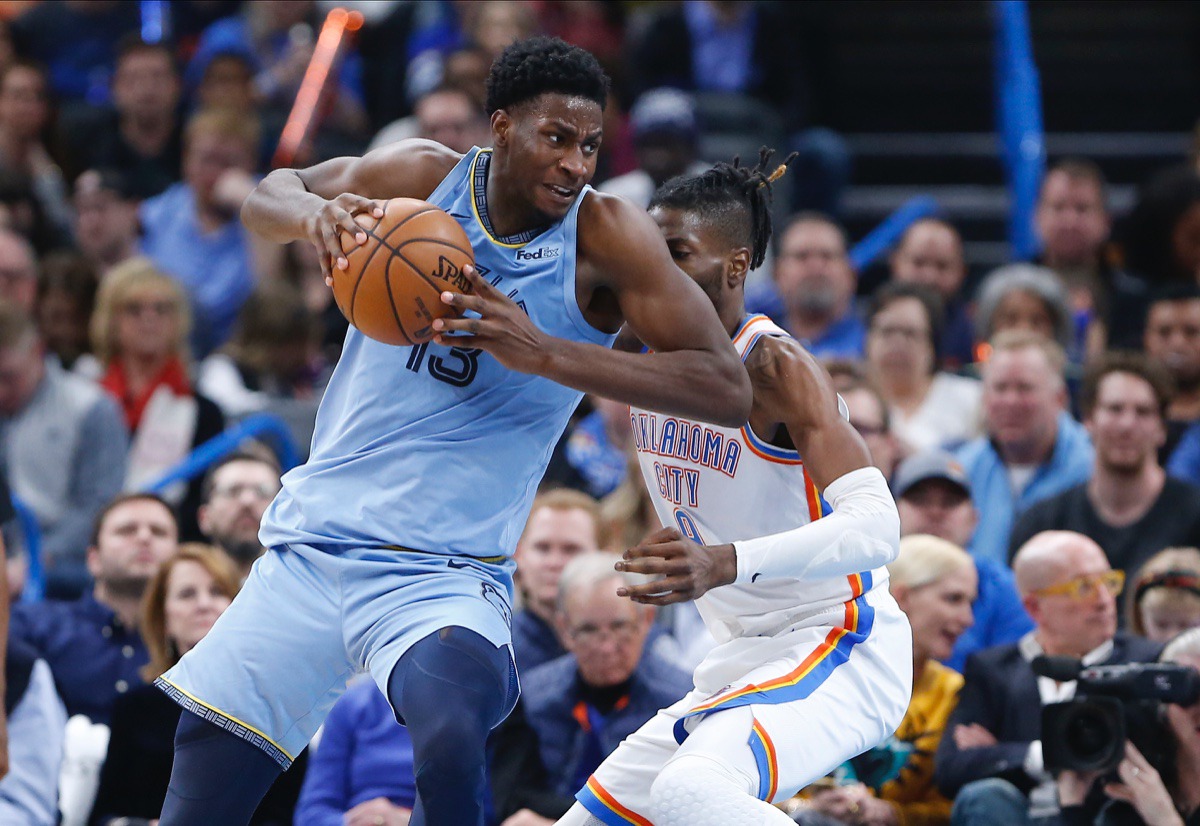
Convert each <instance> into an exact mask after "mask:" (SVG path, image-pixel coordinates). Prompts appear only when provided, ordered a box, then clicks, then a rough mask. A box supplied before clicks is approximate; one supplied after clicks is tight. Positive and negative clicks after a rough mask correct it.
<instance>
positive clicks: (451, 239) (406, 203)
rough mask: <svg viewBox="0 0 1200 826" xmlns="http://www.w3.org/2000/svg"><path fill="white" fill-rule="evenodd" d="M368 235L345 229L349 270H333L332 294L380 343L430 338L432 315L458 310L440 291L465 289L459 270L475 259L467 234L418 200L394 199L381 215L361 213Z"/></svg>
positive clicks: (358, 218)
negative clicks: (360, 239)
mask: <svg viewBox="0 0 1200 826" xmlns="http://www.w3.org/2000/svg"><path fill="white" fill-rule="evenodd" d="M354 220H355V221H356V222H357V223H358V224H359V226H361V227H362V228H363V230H365V231H366V233H367V242H366V243H365V244H361V245H359V244H357V243H356V242H355V240H354V238H353V237H352V236H350V235H349V234H347V233H345V232H343V233H342V235H341V242H342V250H343V251H344V252H345V253H346V263H347V267H346V269H344V270H339V269H338V268H337V267H334V269H333V297H334V300H335V301H336V302H337V305H338V309H339V310H341V311H342V315H344V316H346V319H347V320H348V321H349V322H350V323H351V324H353V325H354V326H355V327H356V328H358V329H359V330H360V331H362V332H363V333H364V334H366V335H368V336H370V337H371V338H373V339H375V340H376V341H381V342H383V343H384V344H395V345H400V346H406V345H411V344H420V343H421V342H424V341H429V340H430V339H432V338H433V336H434V330H433V327H432V326H431V325H432V324H433V320H434V319H435V318H440V317H442V316H453V315H457V311H455V310H454V308H453V307H450V306H449V305H447V304H443V303H442V299H441V294H442V293H443V292H445V291H446V290H450V291H451V292H459V293H462V292H470V291H471V288H470V285H469V284H468V283H467V279H466V276H465V275H463V267H465V266H466V265H467V264H474V263H475V255H474V252H473V251H472V249H471V243H470V241H468V240H467V233H466V232H464V231H463V228H462V227H461V226H459V224H458V222H457V221H455V220H454V219H453V218H451V217H450V216H449V215H448V214H446V212H444V211H443V210H441V209H439V208H438V207H436V206H434V205H433V204H430V203H427V202H426V201H420V200H417V199H415V198H393V199H392V200H390V201H388V202H386V203H385V204H384V205H383V217H381V218H376V217H375V216H374V215H372V214H370V213H360V214H358V215H356V216H354Z"/></svg>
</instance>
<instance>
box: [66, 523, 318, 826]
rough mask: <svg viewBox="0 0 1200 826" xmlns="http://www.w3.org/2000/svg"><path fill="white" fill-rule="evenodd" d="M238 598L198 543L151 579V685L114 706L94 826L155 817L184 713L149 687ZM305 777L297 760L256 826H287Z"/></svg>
mask: <svg viewBox="0 0 1200 826" xmlns="http://www.w3.org/2000/svg"><path fill="white" fill-rule="evenodd" d="M237 591H238V579H237V573H236V571H235V570H234V567H233V564H232V563H231V562H230V561H229V559H228V557H226V556H225V555H224V554H223V553H222V552H220V551H219V550H217V549H216V548H213V547H211V546H208V545H200V544H196V543H190V544H184V545H181V546H180V547H179V551H178V552H177V553H176V554H175V555H174V556H173V557H171V558H170V559H168V560H167V561H166V562H164V563H163V565H162V567H161V568H159V570H158V573H156V574H155V575H154V578H153V579H151V580H150V584H149V585H148V586H147V588H146V594H145V596H144V597H143V601H142V637H143V638H144V639H145V641H146V648H147V649H149V651H150V662H149V663H148V664H147V665H146V667H145V668H144V669H143V670H142V676H143V677H144V678H145V680H146V683H147V684H146V685H142V686H137V687H135V688H132V689H130V690H129V692H128V693H127V694H124V695H123V696H121V697H120V698H119V699H118V700H117V702H116V705H114V706H113V715H112V735H111V737H110V739H109V741H108V756H107V757H106V758H105V761H104V766H103V768H102V769H101V770H100V786H99V788H98V789H97V791H96V801H95V803H94V804H93V806H92V816H91V819H90V821H89V822H90V824H91V826H115V824H117V823H121V824H122V826H143V824H146V823H149V822H151V821H155V820H156V819H157V818H158V814H159V812H160V811H162V805H163V800H164V799H165V797H166V794H167V783H168V782H170V779H171V764H172V762H173V760H174V753H175V728H176V727H177V726H178V724H179V714H180V711H181V709H180V708H179V706H177V705H176V704H175V703H174V702H173V701H172V700H171V699H170V698H169V697H167V695H166V694H164V693H163V692H162V691H160V690H159V689H157V688H155V687H154V686H153V685H151V683H153V682H154V680H155V679H157V678H158V677H159V675H161V674H162V673H163V672H165V671H166V670H167V669H168V668H170V667H171V666H173V665H175V663H177V662H179V659H180V658H181V657H182V656H183V655H184V654H185V653H187V652H188V651H190V650H191V649H192V648H193V647H194V646H195V645H196V643H198V642H200V640H201V639H203V638H204V635H205V634H207V633H208V631H209V629H210V628H212V626H213V623H215V622H216V621H217V618H218V617H219V616H221V614H222V613H223V612H224V611H225V609H226V608H228V607H229V603H230V602H232V601H233V598H234V596H236V595H237ZM303 757H304V755H303V754H302V755H301V758H303ZM303 774H304V764H303V763H302V762H301V760H297V761H296V763H295V764H294V765H293V766H292V768H291V770H290V771H287V772H284V773H283V774H282V775H280V778H279V780H277V781H276V782H275V785H274V786H272V787H271V790H270V791H269V792H268V793H267V796H266V798H264V800H263V802H262V804H261V805H260V806H259V807H258V811H257V812H256V813H255V816H254V819H253V820H252V821H251V822H252V823H255V824H278V826H284V824H289V825H290V824H291V822H292V820H291V818H292V810H293V808H294V807H295V804H296V797H297V795H298V794H299V791H300V784H301V782H302V777H303Z"/></svg>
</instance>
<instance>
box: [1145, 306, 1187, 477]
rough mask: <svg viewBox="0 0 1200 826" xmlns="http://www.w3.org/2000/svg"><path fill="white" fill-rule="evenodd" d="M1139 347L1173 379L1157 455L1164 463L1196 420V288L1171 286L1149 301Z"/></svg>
mask: <svg viewBox="0 0 1200 826" xmlns="http://www.w3.org/2000/svg"><path fill="white" fill-rule="evenodd" d="M1142 346H1143V347H1144V348H1145V350H1146V355H1148V356H1149V357H1150V358H1152V359H1154V360H1155V361H1157V362H1159V363H1160V364H1162V365H1163V366H1164V367H1166V368H1167V370H1168V371H1169V372H1170V373H1171V377H1172V378H1173V379H1175V397H1174V398H1173V399H1171V404H1170V405H1169V406H1168V407H1167V441H1166V444H1164V445H1163V447H1162V449H1161V450H1160V451H1159V452H1158V458H1159V460H1160V461H1161V462H1163V464H1166V463H1167V460H1168V459H1169V458H1170V457H1171V456H1172V455H1173V454H1174V452H1175V448H1176V447H1177V446H1178V445H1179V444H1180V439H1181V437H1182V436H1183V434H1184V432H1185V431H1186V430H1187V429H1188V428H1189V427H1190V426H1191V425H1192V424H1194V423H1195V422H1197V421H1200V287H1198V286H1196V285H1195V284H1173V285H1171V286H1169V287H1164V288H1163V290H1162V291H1161V292H1159V293H1156V294H1155V296H1154V297H1153V298H1152V299H1150V307H1149V309H1148V310H1147V313H1146V333H1145V335H1144V337H1143V339H1142Z"/></svg>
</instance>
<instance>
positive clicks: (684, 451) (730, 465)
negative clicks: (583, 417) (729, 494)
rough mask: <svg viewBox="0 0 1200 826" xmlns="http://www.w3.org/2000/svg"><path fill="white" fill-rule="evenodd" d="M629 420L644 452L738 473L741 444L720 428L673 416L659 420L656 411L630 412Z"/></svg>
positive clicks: (731, 476)
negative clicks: (716, 428)
mask: <svg viewBox="0 0 1200 826" xmlns="http://www.w3.org/2000/svg"><path fill="white" fill-rule="evenodd" d="M629 420H630V422H631V423H632V424H633V443H634V446H635V447H636V448H637V449H638V451H639V452H641V453H652V454H654V455H655V456H664V457H666V458H669V459H681V460H683V461H685V462H692V463H693V464H697V465H703V466H704V467H706V468H709V469H711V470H715V471H717V472H718V473H724V474H725V475H726V476H728V477H729V478H731V479H732V478H733V476H734V475H735V474H736V473H737V468H738V462H739V461H741V458H742V444H741V442H739V441H738V440H737V439H733V438H730V437H728V436H726V435H725V434H724V433H722V432H720V431H719V430H714V429H713V428H711V427H707V426H705V425H702V424H699V423H697V422H689V421H687V420H685V419H676V418H673V417H671V418H665V419H662V420H661V421H660V420H659V418H658V416H657V415H655V414H653V413H635V412H633V411H630V413H629Z"/></svg>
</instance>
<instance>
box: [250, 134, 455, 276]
mask: <svg viewBox="0 0 1200 826" xmlns="http://www.w3.org/2000/svg"><path fill="white" fill-rule="evenodd" d="M460 157H461V156H460V155H458V154H457V153H455V152H451V151H450V150H449V149H447V148H446V147H444V146H442V145H441V144H439V143H434V142H433V141H426V140H418V139H414V140H406V141H399V142H398V143H394V144H391V145H389V146H384V147H381V148H379V149H377V150H375V151H374V152H368V153H367V154H366V155H364V156H362V157H361V158H353V157H345V158H333V159H332V160H328V161H325V162H324V163H319V164H317V165H316V166H311V167H309V168H307V169H277V170H275V171H274V172H272V173H270V174H269V175H267V177H265V178H263V179H262V181H261V182H259V184H258V186H257V187H255V189H254V191H253V192H252V193H250V197H248V198H247V199H246V201H245V203H244V204H243V205H242V222H243V223H244V224H245V225H246V227H247V228H249V229H250V230H252V231H253V232H255V233H257V234H259V235H261V236H263V237H264V238H266V239H268V240H271V241H276V242H278V243H287V242H289V241H299V240H301V239H308V240H309V241H311V242H312V244H313V246H314V247H316V249H317V251H318V254H319V257H320V259H321V267H322V269H323V270H324V272H325V276H326V277H327V278H328V277H329V276H330V275H331V274H332V267H333V266H338V267H340V268H342V269H345V267H346V259H345V257H344V255H343V254H342V245H341V240H340V238H339V235H340V234H341V233H342V232H346V233H349V234H350V235H352V236H354V238H355V240H356V241H357V242H358V243H360V244H365V243H366V242H367V236H366V234H365V233H363V232H362V230H361V228H360V227H359V226H358V225H357V224H356V223H354V216H355V215H357V214H359V213H362V212H374V213H375V214H376V215H377V216H381V215H383V207H382V202H383V201H386V200H389V199H391V198H422V199H423V198H427V197H429V195H430V194H431V193H432V192H433V190H434V189H436V188H437V185H438V183H439V182H440V181H441V180H442V178H444V177H445V176H446V173H447V172H449V171H450V169H451V168H453V166H454V164H456V163H457V162H458V160H459V158H460Z"/></svg>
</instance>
